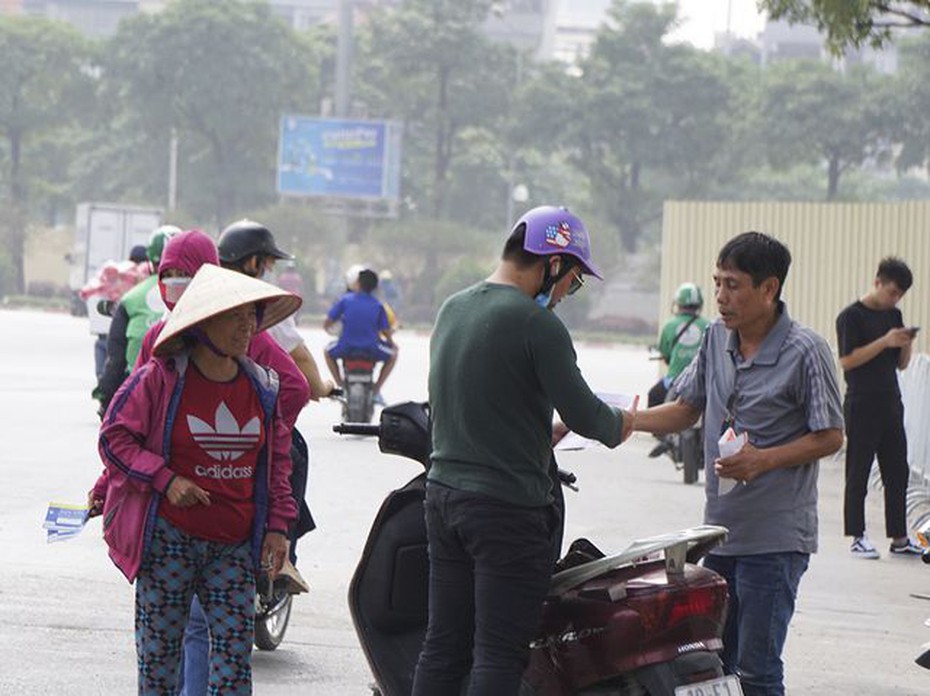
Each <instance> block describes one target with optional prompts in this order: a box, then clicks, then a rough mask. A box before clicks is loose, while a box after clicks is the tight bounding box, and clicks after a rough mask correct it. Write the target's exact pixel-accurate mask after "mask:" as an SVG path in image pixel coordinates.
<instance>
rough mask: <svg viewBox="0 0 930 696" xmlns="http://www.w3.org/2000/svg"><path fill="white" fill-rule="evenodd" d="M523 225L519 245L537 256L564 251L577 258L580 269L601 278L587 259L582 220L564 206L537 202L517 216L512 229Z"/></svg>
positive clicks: (586, 239)
mask: <svg viewBox="0 0 930 696" xmlns="http://www.w3.org/2000/svg"><path fill="white" fill-rule="evenodd" d="M520 225H526V237H525V239H524V241H523V249H524V250H525V251H527V252H529V253H530V254H536V255H537V256H550V255H552V254H568V255H569V256H574V257H575V258H576V259H578V262H579V263H580V264H581V267H582V268H583V269H584V272H585V273H587V274H588V275H593V276H594V277H595V278H600V279H602V280H603V276H602V275H601V272H600V271H599V270H597V266H595V265H594V263H593V262H592V261H591V241H590V239H589V238H588V231H587V230H586V229H585V227H584V223H583V222H581V220H579V219H578V218H577V217H575V216H574V215H572V214H571V213H570V212H568V208H564V207H561V206H559V207H557V206H554V205H541V206H539V207H538V208H533V209H532V210H530V211H528V212H526V213H525V214H524V215H523V217H521V218H520V219H519V220H517V222H516V224H515V225H514V229H516V228H517V227H519V226H520Z"/></svg>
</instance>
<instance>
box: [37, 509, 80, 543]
mask: <svg viewBox="0 0 930 696" xmlns="http://www.w3.org/2000/svg"><path fill="white" fill-rule="evenodd" d="M89 512H90V511H89V510H88V508H87V506H86V505H71V504H68V503H49V504H48V510H46V512H45V522H43V523H42V527H43V528H45V529H46V530H47V538H48V542H49V543H52V542H54V541H67V540H68V539H73V538H74V537H76V536H77V535H78V534H80V533H81V530H82V529H84V524H85V523H86V522H87V517H88V513H89Z"/></svg>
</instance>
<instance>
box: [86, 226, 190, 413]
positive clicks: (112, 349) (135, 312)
mask: <svg viewBox="0 0 930 696" xmlns="http://www.w3.org/2000/svg"><path fill="white" fill-rule="evenodd" d="M180 232H181V229H180V228H178V227H175V226H174V225H162V226H161V227H157V228H156V229H155V230H153V231H152V234H151V235H150V236H149V243H148V246H147V247H146V250H145V251H146V256H148V260H149V264H150V266H151V274H150V275H149V276H148V277H147V278H146V279H145V280H143V281H141V282H140V283H138V284H137V285H136V286H135V287H133V288H132V290H130V291H129V292H127V293H126V294H125V295H123V297H122V298H121V299H120V302H119V306H118V307H117V308H116V309H115V310H114V312H113V321H112V322H111V324H110V333H109V336H108V337H107V360H106V363H105V364H104V368H103V375H102V376H101V377H100V380H99V381H98V383H97V388H96V389H94V398H95V399H97V400H99V401H100V414H101V415H103V413H104V412H105V411H106V409H107V406H108V405H109V403H110V399H112V398H113V395H114V394H115V393H116V390H117V389H119V386H120V385H121V384H122V383H123V380H124V379H125V378H126V375H128V374H129V370H131V369H132V366H133V365H135V364H136V358H137V357H138V355H139V349H140V348H141V347H142V339H143V338H144V337H145V332H146V331H148V329H149V327H150V326H151V325H152V324H154V323H155V322H156V321H158V320H159V319H161V317H162V316H163V315H164V313H165V311H166V308H165V303H164V302H163V301H162V299H161V293H160V292H159V290H158V264H159V263H160V262H161V257H162V254H163V253H164V251H165V245H166V244H167V243H168V240H169V239H171V238H172V237H173V236H175V235H176V234H180Z"/></svg>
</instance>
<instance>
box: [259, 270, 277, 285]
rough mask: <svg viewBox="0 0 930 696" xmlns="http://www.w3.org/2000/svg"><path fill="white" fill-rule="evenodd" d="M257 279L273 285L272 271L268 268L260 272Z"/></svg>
mask: <svg viewBox="0 0 930 696" xmlns="http://www.w3.org/2000/svg"><path fill="white" fill-rule="evenodd" d="M259 278H260V279H261V280H264V281H265V282H266V283H271V284H272V285H274V271H272V270H271V269H270V268H266V269H265V270H264V271H262V274H261V276H259Z"/></svg>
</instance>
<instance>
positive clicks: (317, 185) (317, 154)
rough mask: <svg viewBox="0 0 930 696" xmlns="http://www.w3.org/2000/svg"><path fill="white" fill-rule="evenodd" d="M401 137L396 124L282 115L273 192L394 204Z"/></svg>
mask: <svg viewBox="0 0 930 696" xmlns="http://www.w3.org/2000/svg"><path fill="white" fill-rule="evenodd" d="M401 134H402V128H401V125H400V124H399V123H395V122H392V121H361V120H351V121H350V120H339V119H326V118H314V117H310V116H294V115H290V116H284V117H283V118H282V119H281V131H280V137H279V139H278V175H277V189H278V193H279V194H281V195H283V196H326V197H330V198H347V199H368V200H372V199H397V198H398V196H399V193H400V152H401Z"/></svg>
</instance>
